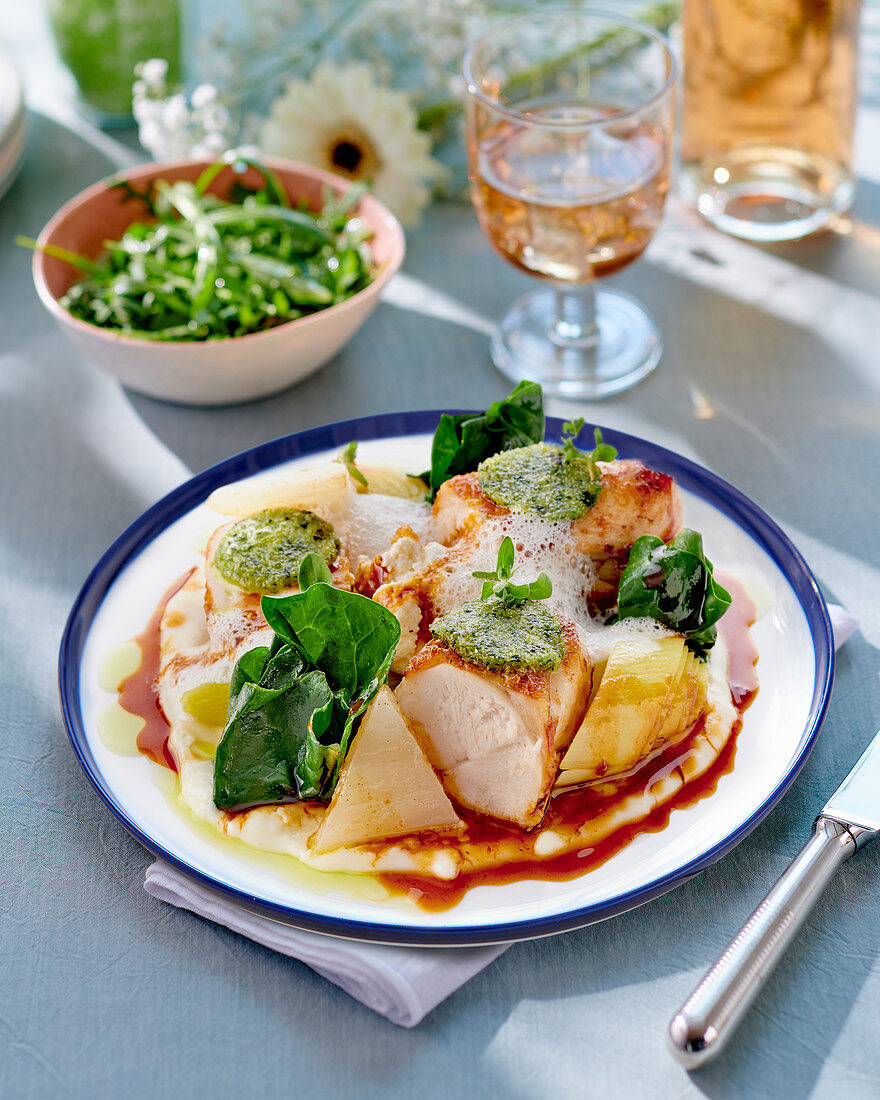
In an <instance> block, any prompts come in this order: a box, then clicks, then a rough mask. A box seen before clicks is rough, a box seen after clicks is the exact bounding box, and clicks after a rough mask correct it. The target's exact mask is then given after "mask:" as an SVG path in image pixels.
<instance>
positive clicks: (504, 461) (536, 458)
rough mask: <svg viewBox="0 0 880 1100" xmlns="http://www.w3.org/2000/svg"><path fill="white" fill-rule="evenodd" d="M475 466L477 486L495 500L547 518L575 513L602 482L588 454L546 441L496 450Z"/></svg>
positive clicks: (590, 501)
mask: <svg viewBox="0 0 880 1100" xmlns="http://www.w3.org/2000/svg"><path fill="white" fill-rule="evenodd" d="M478 472H479V477H480V486H481V487H482V489H483V492H484V493H485V494H486V496H488V497H490V498H491V499H492V500H494V501H495V503H496V504H500V505H502V507H504V508H511V509H513V510H514V511H516V512H528V513H531V514H532V515H536V516H540V517H541V518H542V519H547V520H552V521H559V520H575V519H580V517H581V516H582V515H584V513H585V512H588V511H589V510H590V508H592V506H593V505H594V504H595V502H596V497H598V495H599V490H600V489H601V488H602V478H601V475H600V473H599V470H598V468H597V466H596V463H595V461H594V460H593V457H592V455H591V454H589V453H585V452H584V451H579V450H577V449H576V448H574V447H571V448H569V449H568V450H565V449H563V448H562V447H554V446H552V445H551V444H549V443H535V444H533V445H532V446H531V447H518V448H517V449H516V450H513V451H501V452H500V453H499V454H496V455H492V457H491V458H487V459H486V460H485V462H481V463H480V466H479V469H478Z"/></svg>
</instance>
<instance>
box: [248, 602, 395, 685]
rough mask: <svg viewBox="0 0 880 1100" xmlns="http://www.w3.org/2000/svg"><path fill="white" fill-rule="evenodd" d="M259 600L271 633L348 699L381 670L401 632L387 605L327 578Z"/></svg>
mask: <svg viewBox="0 0 880 1100" xmlns="http://www.w3.org/2000/svg"><path fill="white" fill-rule="evenodd" d="M261 606H262V609H263V615H264V616H265V617H266V622H267V623H268V624H269V626H271V627H272V629H273V630H274V631H275V633H276V634H278V635H280V637H281V638H283V639H284V640H285V641H286V642H287V643H288V644H289V645H292V646H293V647H294V648H296V649H297V650H298V651H299V652H300V653H301V654H302V655H303V657H304V658H305V660H306V662H307V663H308V664H309V665H310V666H311V667H312V668H317V669H320V670H321V672H323V673H324V674H325V676H326V677H327V680H328V681H329V683H330V684H331V686H332V687H333V690H334V691H341V692H342V693H343V695H345V696H346V697H347V698H348V699H355V698H356V697H358V695H359V694H360V692H361V691H362V690H363V689H364V688H365V687H366V686H367V685H369V684H370V683H371V682H372V681H373V679H374V678H375V677H376V676H377V675H378V674H379V671H380V669H381V668H382V665H383V663H384V661H385V659H386V657H387V655H388V652H389V650H391V651H392V653H393V650H394V648H395V646H396V645H397V642H398V639H399V638H400V624H399V623H398V621H397V619H396V618H395V617H394V615H392V613H391V612H390V611H389V610H388V609H387V608H386V607H383V606H382V605H381V604H378V603H376V602H375V601H374V600H370V599H368V598H367V597H366V596H361V595H359V594H358V593H357V592H345V591H344V590H343V589H341V588H333V587H332V586H331V585H329V584H324V583H319V584H313V585H311V587H309V588H307V589H306V591H305V592H297V593H296V594H295V595H293V596H279V597H277V598H274V599H273V598H272V597H269V596H266V597H264V598H263V601H262V604H261ZM377 688H378V685H377Z"/></svg>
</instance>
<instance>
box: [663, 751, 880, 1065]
mask: <svg viewBox="0 0 880 1100" xmlns="http://www.w3.org/2000/svg"><path fill="white" fill-rule="evenodd" d="M878 832H880V733H878V734H877V735H876V737H875V738H874V740H873V741H872V742H871V744H870V745H868V747H867V749H865V751H864V752H863V753H862V755H861V757H860V758H859V761H858V763H857V764H856V766H855V767H854V768H853V770H852V771H851V772H850V773H849V775H848V776H847V777H846V779H844V781H843V782H842V783H841V784H840V786H839V787H838V788H837V790H836V791H835V792H834V794H833V795H832V796H831V798H829V800H828V802H827V803H826V804H825V808H824V809H823V810H822V813H821V814H820V815H819V817H817V818H816V821H815V824H814V825H813V834H812V836H811V837H810V839H809V840H808V841H807V843H806V844H805V845H804V847H803V848H801V850H800V851H799V852H798V854H797V855H796V856H795V858H794V859H793V860H792V862H791V864H790V865H789V867H788V869H787V870H786V871H785V873H784V874H783V875H782V877H781V878H780V879H779V881H778V882H777V883H776V885H775V886H774V887H773V888H772V889H771V891H770V893H769V894H768V895H767V897H766V898H764V900H763V901H762V902H761V904H760V905H759V906H758V908H757V909H756V910H755V911H754V913H752V915H751V916H750V917H749V919H748V920H747V921H746V923H745V924H744V925H743V926H742V928H741V929H740V930H739V932H738V933H737V935H736V937H735V938H734V939H733V941H732V942H731V944H730V946H729V947H728V948H727V950H726V951H725V952H724V953H723V954H722V955H721V957H720V958H719V959H718V961H717V962H716V963H715V965H714V966H713V967H711V969H710V970H709V971H708V972H707V974H706V976H705V977H704V978H703V980H702V981H701V982H700V984H699V985H698V986H697V988H696V989H695V990H694V992H693V993H692V994H691V995H690V997H688V999H687V1000H686V1001H685V1003H684V1004H683V1005H682V1006H681V1008H680V1009H679V1010H678V1012H676V1014H675V1015H674V1016H673V1018H672V1022H671V1023H670V1025H669V1032H668V1034H667V1040H668V1044H669V1049H670V1050H671V1051H672V1053H673V1055H674V1056H675V1058H676V1059H677V1060H678V1061H679V1062H681V1064H682V1065H684V1066H687V1068H688V1069H695V1068H696V1067H697V1066H699V1065H702V1063H704V1062H707V1061H709V1059H710V1058H714V1057H715V1055H716V1054H718V1053H719V1052H720V1051H721V1050H722V1049H723V1047H724V1046H725V1044H726V1043H727V1041H728V1039H729V1038H730V1036H731V1035H732V1034H733V1032H734V1031H735V1030H736V1026H737V1024H738V1023H739V1021H740V1020H741V1019H742V1017H743V1016H744V1015H745V1014H746V1012H747V1011H748V1009H749V1007H750V1006H751V1004H752V1002H753V1001H754V1000H755V998H756V997H757V995H758V993H759V992H760V990H761V988H762V986H763V985H764V982H765V981H766V980H767V978H768V976H769V975H770V974H771V973H772V972H773V969H774V968H775V966H776V964H777V963H778V962H779V960H780V959H781V958H782V955H783V953H784V952H785V949H786V948H787V947H788V945H789V944H790V943H791V941H792V940H793V939H794V937H795V936H796V935H797V933H798V932H799V931H800V928H801V926H802V925H803V923H804V921H805V920H806V919H807V916H808V915H809V913H810V911H811V910H812V908H813V906H814V905H815V904H816V902H817V901H818V900H819V897H820V896H821V894H822V891H823V890H824V889H825V887H826V886H827V885H828V883H829V882H830V881H831V879H832V877H833V876H834V872H835V871H836V870H837V868H838V867H839V866H840V865H841V864H842V863H843V862H844V860H847V859H849V857H850V856H851V855H853V854H854V853H855V852H857V851H858V850H859V849H860V848H863V847H864V846H865V845H866V844H867V843H868V842H869V841H871V840H873V839H874V838H875V837H876V836H877V834H878Z"/></svg>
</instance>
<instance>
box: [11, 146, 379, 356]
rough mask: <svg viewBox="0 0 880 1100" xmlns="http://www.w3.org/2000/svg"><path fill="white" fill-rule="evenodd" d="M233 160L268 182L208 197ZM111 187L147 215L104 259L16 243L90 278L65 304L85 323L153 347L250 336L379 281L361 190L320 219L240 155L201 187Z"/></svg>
mask: <svg viewBox="0 0 880 1100" xmlns="http://www.w3.org/2000/svg"><path fill="white" fill-rule="evenodd" d="M228 165H231V166H232V167H233V168H234V169H235V171H236V172H239V173H241V172H243V171H244V170H245V168H246V167H248V166H249V167H254V168H257V169H258V170H259V171H260V172H261V173H262V176H263V183H262V185H261V186H260V187H258V188H257V189H256V190H254V191H252V190H249V189H247V188H246V187H245V186H244V185H243V184H242V183H241V181H237V182H236V184H235V185H234V187H233V191H232V198H233V200H234V201H231V202H225V201H223V200H221V199H219V198H217V197H216V196H215V195H212V194H210V193H209V191H208V187H209V186H210V185H211V183H212V182H213V180H214V179H215V178H216V176H217V175H218V174H219V172H220V171H221V170H222V169H223V168H225V167H227V166H228ZM115 186H117V187H119V188H120V190H121V191H122V192H123V193H124V194H126V196H127V198H129V199H134V200H136V201H138V202H140V203H142V204H144V205H145V206H146V213H147V215H148V217H149V219H150V220H148V221H133V222H132V224H131V225H129V227H128V229H127V230H126V232H125V233H124V234H123V236H122V238H121V239H120V240H118V241H108V242H106V253H105V254H104V256H102V257H100V258H98V259H90V258H88V257H85V256H79V255H77V254H76V253H71V252H69V251H67V250H65V249H61V248H57V247H54V246H51V245H47V246H40V245H38V244H37V243H36V242H35V241H32V240H30V239H29V238H26V237H18V238H16V240H17V243H19V244H21V245H24V246H25V247H28V248H34V249H37V248H42V251H44V252H45V253H46V254H48V255H51V256H54V257H56V258H58V259H61V260H64V261H65V262H67V263H69V264H71V265H72V266H74V267H76V268H77V269H78V270H79V271H81V272H83V275H84V278H83V279H82V280H81V281H80V282H78V283H75V284H74V285H73V286H72V287H71V288H70V290H69V291H68V292H67V294H66V295H65V296H64V297H63V298H62V299H61V304H62V305H63V306H64V307H65V308H66V309H68V310H69V311H70V312H71V313H72V314H73V316H75V317H78V318H79V319H80V320H83V321H87V322H89V323H90V324H94V325H98V326H99V327H101V328H109V329H113V330H115V331H116V332H119V333H121V334H122V335H124V336H133V337H140V338H142V339H146V340H192V341H196V340H213V339H218V338H223V337H231V336H245V335H248V334H250V333H254V332H262V331H264V330H265V329H270V328H274V327H275V326H277V325H280V324H283V323H285V322H287V321H292V320H296V319H297V318H299V317H303V316H305V315H307V314H310V313H314V312H316V311H317V310H321V309H325V308H327V307H328V306H332V305H335V304H336V303H338V302H342V301H344V300H345V299H346V298H349V297H351V296H352V295H353V294H356V293H357V292H358V291H359V290H361V289H363V288H364V287H365V286H367V285H368V284H369V283H370V282H371V281H372V275H371V268H372V254H371V250H370V247H369V243H368V241H369V237H370V233H369V231H368V229H367V228H366V227H365V225H364V224H363V222H362V221H361V219H360V218H358V217H356V216H353V215H352V209H353V207H354V206H355V205H356V203H357V202H358V201H359V199H360V198H361V196H362V195H363V191H364V189H363V188H360V187H353V188H351V189H350V190H349V191H348V192H346V194H345V195H343V196H340V197H333V196H331V195H327V196H326V197H325V200H324V205H323V208H322V209H321V211H320V212H318V213H313V212H311V211H310V210H308V209H306V208H305V207H304V206H301V207H299V208H293V207H292V206H291V204H290V200H289V198H288V196H287V193H286V191H285V190H284V188H283V186H282V185H281V182H280V181H279V180H278V178H277V176H276V175H275V173H274V172H272V171H271V169H267V168H265V167H263V166H261V165H259V164H257V163H256V162H254V161H246V160H243V158H241V157H239V156H237V155H235V154H230V155H229V156H227V157H225V158H223V159H222V160H220V161H217V163H216V164H213V165H211V166H210V167H209V168H207V169H205V171H204V172H203V173H202V175H201V176H200V177H199V179H198V180H196V182H195V183H189V182H187V181H184V180H177V181H174V182H170V181H168V180H162V179H157V180H155V181H153V183H152V185H151V187H150V188H149V189H148V192H147V193H145V194H140V193H138V192H135V191H134V190H133V189H132V188H131V187H130V186H129V185H128V184H127V183H126V182H125V181H122V182H120V183H119V184H116V185H115ZM153 219H154V220H153Z"/></svg>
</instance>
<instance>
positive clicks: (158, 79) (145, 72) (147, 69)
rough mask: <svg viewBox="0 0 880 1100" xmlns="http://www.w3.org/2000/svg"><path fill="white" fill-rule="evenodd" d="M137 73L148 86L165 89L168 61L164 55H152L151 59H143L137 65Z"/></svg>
mask: <svg viewBox="0 0 880 1100" xmlns="http://www.w3.org/2000/svg"><path fill="white" fill-rule="evenodd" d="M135 73H136V75H137V76H139V77H140V78H141V80H142V81H143V82H144V83H145V84H146V85H147V87H148V88H162V89H164V87H165V77H166V76H167V75H168V62H167V61H166V60H165V59H164V58H163V57H151V58H150V60H149V61H142V62H141V63H140V64H139V65H137V66H136V67H135Z"/></svg>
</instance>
